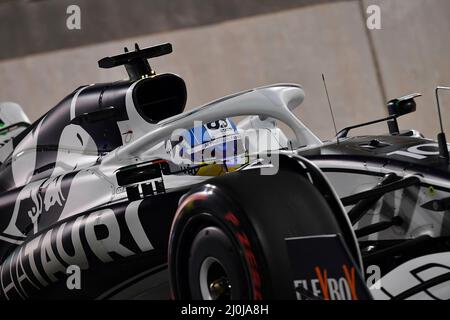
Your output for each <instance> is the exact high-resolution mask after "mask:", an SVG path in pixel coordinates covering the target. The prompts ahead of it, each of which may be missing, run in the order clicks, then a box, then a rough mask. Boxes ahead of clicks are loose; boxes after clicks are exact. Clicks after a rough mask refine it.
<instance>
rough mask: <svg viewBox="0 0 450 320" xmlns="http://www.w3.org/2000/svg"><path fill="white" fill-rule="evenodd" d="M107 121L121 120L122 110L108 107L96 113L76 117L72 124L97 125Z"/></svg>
mask: <svg viewBox="0 0 450 320" xmlns="http://www.w3.org/2000/svg"><path fill="white" fill-rule="evenodd" d="M105 120H120V110H119V109H117V108H116V107H108V108H105V109H101V110H98V111H94V112H89V113H83V114H80V115H79V116H77V117H75V118H74V119H73V120H72V121H71V122H70V123H72V124H76V125H81V124H83V123H96V122H101V121H105Z"/></svg>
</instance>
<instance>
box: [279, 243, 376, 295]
mask: <svg viewBox="0 0 450 320" xmlns="http://www.w3.org/2000/svg"><path fill="white" fill-rule="evenodd" d="M286 244H287V249H288V254H289V258H290V262H291V267H292V276H293V282H294V283H293V284H294V287H295V290H296V294H297V299H299V300H303V299H323V300H366V299H370V298H371V295H370V293H369V291H368V289H367V287H366V285H365V283H364V281H363V279H362V277H361V275H360V273H359V270H358V269H357V267H356V264H355V263H354V261H353V259H352V258H351V256H350V254H349V252H348V251H347V249H346V247H345V246H344V244H343V242H342V240H341V238H340V236H339V235H324V236H312V237H299V238H289V239H286ZM324 248H326V250H324Z"/></svg>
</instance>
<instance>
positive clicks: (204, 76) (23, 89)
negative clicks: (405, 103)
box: [0, 0, 450, 139]
mask: <svg viewBox="0 0 450 320" xmlns="http://www.w3.org/2000/svg"><path fill="white" fill-rule="evenodd" d="M70 4H77V5H79V6H80V8H81V26H82V29H81V30H72V31H71V30H68V29H67V28H66V19H67V17H68V16H67V14H66V8H67V6H68V5H70ZM370 4H377V5H379V6H380V7H381V27H382V29H381V30H368V29H367V28H366V17H367V16H366V12H365V10H366V8H367V6H368V5H370ZM449 31H450V1H448V0H364V1H357V0H348V1H330V0H328V1H326V0H323V1H311V0H308V1H306V0H258V1H253V0H252V1H250V0H242V1H237V0H212V1H204V0H203V1H202V0H164V1H163V0H150V1H144V0H128V1H123V0H95V1H93V0H84V1H75V0H73V1H70V0H67V1H66V0H39V1H37V0H35V1H30V0H28V1H25V0H22V1H20V0H0V100H2V101H8V100H9V101H16V102H18V103H20V104H21V105H22V106H23V108H24V109H25V110H26V112H27V113H28V114H29V115H30V118H32V119H36V118H37V117H38V116H39V115H41V114H42V113H44V112H45V111H47V110H48V109H50V108H51V107H52V106H53V105H55V104H56V103H57V102H58V101H59V100H61V99H62V98H63V97H64V96H65V95H67V94H68V93H69V92H71V91H72V90H73V89H74V88H76V87H78V86H79V85H81V84H87V83H94V82H101V81H111V80H114V79H119V78H124V77H125V76H126V74H125V72H124V71H123V70H121V69H116V70H101V69H99V68H97V60H99V59H100V58H102V57H103V56H108V55H112V54H114V53H118V52H120V51H121V50H122V48H123V47H124V46H129V47H130V46H132V45H133V44H134V42H138V43H140V44H141V46H147V45H152V44H156V43H159V42H166V41H167V42H171V43H172V44H173V46H174V53H173V54H171V55H169V56H165V57H161V58H158V59H155V60H154V61H153V67H154V68H155V69H156V70H157V71H158V72H167V71H170V72H174V73H177V74H179V75H181V76H182V77H183V78H184V79H185V81H186V83H187V86H188V95H189V98H188V106H187V109H190V108H192V107H195V106H198V105H200V104H203V103H206V102H208V101H209V100H212V99H216V98H218V97H221V96H223V95H226V94H230V93H233V92H236V91H241V90H245V89H248V88H252V87H256V86H261V85H266V84H270V83H276V82H295V83H299V84H302V85H303V86H304V88H305V91H306V100H305V102H304V103H303V105H302V106H301V107H300V109H298V110H297V111H296V112H297V115H298V116H299V117H300V118H301V119H302V120H303V121H304V122H305V123H306V124H308V125H309V126H310V127H311V128H312V129H313V130H314V131H315V132H317V133H318V134H319V136H320V137H322V138H324V139H326V138H330V137H332V136H333V132H334V130H333V129H332V122H331V117H330V115H329V111H328V106H327V100H326V96H325V94H324V89H323V85H322V80H321V73H325V75H326V78H327V83H328V90H329V93H330V95H331V98H332V103H333V108H334V112H335V115H336V122H337V124H338V127H340V128H342V127H344V126H347V125H350V124H353V123H355V122H362V121H367V120H370V119H373V118H374V117H381V116H384V115H386V109H385V106H384V105H385V103H384V102H385V100H386V99H391V98H395V97H397V96H401V95H404V94H407V93H410V92H416V91H418V92H422V93H423V95H424V96H423V97H422V98H420V100H418V102H419V105H418V111H417V112H416V113H415V114H412V115H407V116H405V117H404V119H402V120H400V123H401V126H402V127H414V128H416V129H419V130H420V131H422V132H423V133H424V134H425V135H427V136H429V137H434V135H435V134H436V130H437V115H436V111H435V109H436V107H435V101H434V90H433V89H434V87H435V86H436V85H438V84H442V85H445V84H446V85H450V68H449V67H450V41H449V37H448V34H449ZM443 104H444V105H446V107H445V110H444V115H445V120H446V127H447V130H450V97H448V98H445V99H443ZM382 129H383V130H385V128H384V127H382ZM377 130H379V128H376V127H374V128H371V129H370V130H369V131H370V132H375V131H377Z"/></svg>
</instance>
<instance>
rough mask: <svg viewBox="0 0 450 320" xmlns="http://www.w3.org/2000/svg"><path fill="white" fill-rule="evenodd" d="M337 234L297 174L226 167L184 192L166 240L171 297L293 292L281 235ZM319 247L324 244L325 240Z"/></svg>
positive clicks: (319, 199) (321, 202)
mask: <svg viewBox="0 0 450 320" xmlns="http://www.w3.org/2000/svg"><path fill="white" fill-rule="evenodd" d="M325 234H327V235H328V234H342V230H341V228H340V227H339V224H338V222H337V220H336V218H335V216H334V214H333V212H332V210H331V209H330V207H329V205H328V204H327V202H326V200H325V198H324V197H323V196H322V195H321V193H320V192H319V191H318V190H317V189H316V187H315V186H314V185H313V184H312V183H311V182H310V181H309V180H308V179H307V178H305V177H304V176H303V175H301V174H299V173H297V172H295V171H290V170H280V171H279V172H278V173H277V174H276V175H270V176H264V175H260V171H259V170H245V171H239V172H234V173H229V174H226V175H224V176H220V177H216V178H213V179H211V180H209V181H208V183H207V184H205V185H202V186H199V187H197V188H195V189H193V190H192V191H191V192H190V193H189V194H187V195H186V196H185V197H184V198H183V200H182V201H181V204H180V206H179V208H178V210H177V213H176V216H175V219H174V222H173V225H172V229H171V235H170V240H169V272H170V281H171V290H172V294H173V298H175V299H194V300H197V299H198V300H201V299H205V300H228V299H256V300H258V299H295V298H296V294H295V289H294V284H293V279H292V276H291V270H290V262H289V258H288V253H287V248H286V243H285V239H286V238H290V237H299V236H313V235H325ZM324 249H325V248H324Z"/></svg>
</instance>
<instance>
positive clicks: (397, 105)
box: [387, 93, 422, 116]
mask: <svg viewBox="0 0 450 320" xmlns="http://www.w3.org/2000/svg"><path fill="white" fill-rule="evenodd" d="M420 96H422V95H421V94H420V93H413V94H410V95H407V96H404V97H400V98H397V99H393V100H390V101H389V102H388V104H387V108H388V112H389V115H390V116H393V115H395V116H402V115H404V114H408V113H411V112H414V111H416V101H414V99H415V98H417V97H420Z"/></svg>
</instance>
